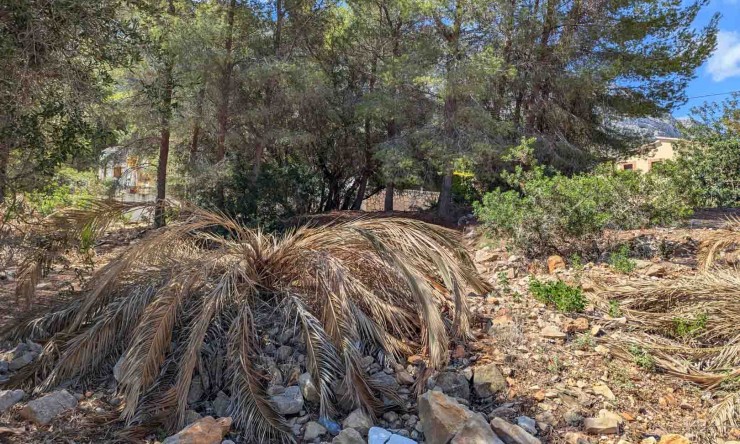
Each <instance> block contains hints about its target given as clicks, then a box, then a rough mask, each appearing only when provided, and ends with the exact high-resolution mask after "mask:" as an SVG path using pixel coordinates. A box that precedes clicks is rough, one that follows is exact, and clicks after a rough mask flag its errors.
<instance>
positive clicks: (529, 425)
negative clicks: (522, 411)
mask: <svg viewBox="0 0 740 444" xmlns="http://www.w3.org/2000/svg"><path fill="white" fill-rule="evenodd" d="M516 425H518V426H519V427H521V428H523V429H524V430H525V431H526V432H527V433H529V434H532V435H536V434H537V423H536V422H535V420H534V419H532V418H530V417H529V416H520V417H518V418H517V419H516Z"/></svg>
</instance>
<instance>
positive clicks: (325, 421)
mask: <svg viewBox="0 0 740 444" xmlns="http://www.w3.org/2000/svg"><path fill="white" fill-rule="evenodd" d="M319 424H321V425H322V426H324V428H325V429H326V430H328V431H329V433H331V434H332V435H338V434H339V432H341V431H342V426H341V425H340V424H339V423H338V422H336V421H334V420H333V419H331V418H328V417H326V416H324V417H322V418H319Z"/></svg>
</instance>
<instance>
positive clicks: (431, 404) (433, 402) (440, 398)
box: [417, 390, 473, 444]
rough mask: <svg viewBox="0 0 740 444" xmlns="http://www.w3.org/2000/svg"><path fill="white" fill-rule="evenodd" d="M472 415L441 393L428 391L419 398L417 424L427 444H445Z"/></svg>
mask: <svg viewBox="0 0 740 444" xmlns="http://www.w3.org/2000/svg"><path fill="white" fill-rule="evenodd" d="M472 415H473V413H472V412H471V411H470V410H468V409H467V408H466V407H464V406H463V405H461V404H460V403H459V402H457V401H455V399H454V398H451V397H449V396H447V395H445V394H444V393H442V392H439V391H436V390H430V391H428V392H426V393H424V394H423V395H421V396H420V397H419V419H420V421H419V422H420V424H421V431H422V432H423V433H424V436H425V437H426V440H427V443H428V444H447V443H448V442H449V441H450V440H451V439H452V438H453V437H454V436H455V434H456V433H457V432H458V430H460V429H461V428H462V427H463V425H465V423H466V422H467V421H468V419H470V417H471V416H472ZM417 427H418V424H417Z"/></svg>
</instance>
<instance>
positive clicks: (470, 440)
mask: <svg viewBox="0 0 740 444" xmlns="http://www.w3.org/2000/svg"><path fill="white" fill-rule="evenodd" d="M450 444H504V442H503V441H501V440H500V439H499V437H498V436H496V434H495V433H493V430H491V426H489V425H488V423H487V422H486V420H485V419H484V418H483V416H481V415H478V414H472V415H470V418H469V419H468V420H467V421H466V422H465V424H463V426H462V428H460V430H458V432H457V433H456V434H455V437H454V438H452V441H450Z"/></svg>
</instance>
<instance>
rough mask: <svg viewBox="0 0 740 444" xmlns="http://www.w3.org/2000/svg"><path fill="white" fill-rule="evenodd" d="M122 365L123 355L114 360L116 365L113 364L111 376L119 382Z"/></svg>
mask: <svg viewBox="0 0 740 444" xmlns="http://www.w3.org/2000/svg"><path fill="white" fill-rule="evenodd" d="M122 365H123V356H121V357H120V358H118V361H116V365H114V366H113V378H114V379H115V380H116V381H117V382H121V377H122V376H123V375H121V366H122Z"/></svg>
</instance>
